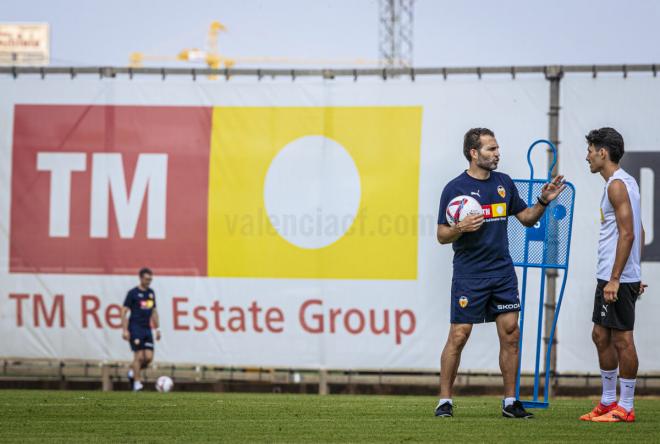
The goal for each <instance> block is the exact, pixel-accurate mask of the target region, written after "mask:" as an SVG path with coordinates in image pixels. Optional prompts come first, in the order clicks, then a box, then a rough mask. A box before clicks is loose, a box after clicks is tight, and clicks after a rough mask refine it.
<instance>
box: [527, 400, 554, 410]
mask: <svg viewBox="0 0 660 444" xmlns="http://www.w3.org/2000/svg"><path fill="white" fill-rule="evenodd" d="M521 402H522V405H523V407H525V408H526V409H547V408H548V407H550V403H549V402H543V401H521Z"/></svg>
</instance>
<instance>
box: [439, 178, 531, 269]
mask: <svg viewBox="0 0 660 444" xmlns="http://www.w3.org/2000/svg"><path fill="white" fill-rule="evenodd" d="M461 195H466V196H472V197H473V198H475V199H476V200H477V201H478V202H479V203H480V204H481V205H482V207H483V209H484V223H483V225H482V226H481V228H479V229H478V230H477V231H475V232H472V233H463V234H462V235H461V237H460V238H458V240H456V241H455V242H453V244H452V246H453V248H454V277H471V278H491V277H504V276H508V275H509V274H510V273H513V271H514V270H513V262H512V261H511V255H510V254H509V238H508V236H507V219H508V216H514V215H516V214H518V213H520V212H521V211H522V210H524V209H525V208H527V204H526V203H525V201H524V200H522V199H521V198H520V195H519V194H518V190H517V189H516V186H515V184H514V183H513V180H511V178H510V177H509V176H507V175H506V174H502V173H497V172H495V171H491V173H490V177H489V178H488V179H486V180H479V179H475V178H474V177H471V176H470V175H468V173H467V172H463V173H462V174H461V175H460V176H458V177H457V178H455V179H454V180H452V181H451V182H449V183H448V184H447V185H446V186H445V189H444V190H443V191H442V197H441V198H440V212H439V215H438V224H448V222H447V214H446V210H447V205H449V202H451V200H452V199H453V198H455V197H458V196H461Z"/></svg>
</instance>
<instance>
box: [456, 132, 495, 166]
mask: <svg viewBox="0 0 660 444" xmlns="http://www.w3.org/2000/svg"><path fill="white" fill-rule="evenodd" d="M481 136H491V137H495V133H494V132H492V131H491V130H489V129H488V128H470V129H469V130H468V132H467V133H465V136H464V137H463V155H464V156H465V158H466V159H467V161H468V162H469V161H471V160H472V157H471V156H470V150H471V149H473V148H474V149H477V150H478V149H479V148H481Z"/></svg>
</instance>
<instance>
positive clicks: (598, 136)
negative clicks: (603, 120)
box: [585, 126, 624, 163]
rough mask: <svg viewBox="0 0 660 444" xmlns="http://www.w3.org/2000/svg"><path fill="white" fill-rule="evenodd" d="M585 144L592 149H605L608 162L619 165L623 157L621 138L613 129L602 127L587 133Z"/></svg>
mask: <svg viewBox="0 0 660 444" xmlns="http://www.w3.org/2000/svg"><path fill="white" fill-rule="evenodd" d="M585 137H586V139H587V143H589V145H593V146H594V148H597V149H601V148H605V149H606V150H607V152H608V153H609V155H610V160H611V161H612V162H614V163H619V160H621V158H622V157H623V153H624V149H623V136H622V135H621V134H620V133H619V132H618V131H617V130H615V129H614V128H610V127H607V126H606V127H604V128H600V129H595V130H591V131H589V134H587V135H586V136H585Z"/></svg>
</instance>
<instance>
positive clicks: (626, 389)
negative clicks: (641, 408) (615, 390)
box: [619, 378, 637, 412]
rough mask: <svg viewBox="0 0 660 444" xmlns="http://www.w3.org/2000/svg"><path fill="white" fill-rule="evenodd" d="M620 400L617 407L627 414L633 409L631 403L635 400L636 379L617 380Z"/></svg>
mask: <svg viewBox="0 0 660 444" xmlns="http://www.w3.org/2000/svg"><path fill="white" fill-rule="evenodd" d="M619 381H620V387H619V388H620V389H621V398H620V399H619V405H620V406H621V407H623V408H624V409H626V411H627V412H629V411H631V410H632V409H633V401H634V400H635V383H636V382H637V379H623V378H619Z"/></svg>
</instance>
